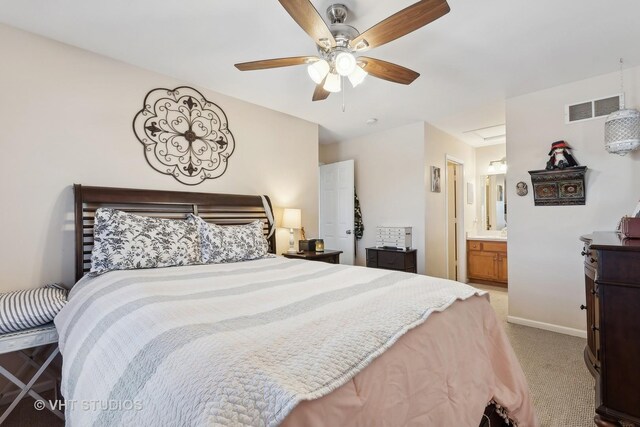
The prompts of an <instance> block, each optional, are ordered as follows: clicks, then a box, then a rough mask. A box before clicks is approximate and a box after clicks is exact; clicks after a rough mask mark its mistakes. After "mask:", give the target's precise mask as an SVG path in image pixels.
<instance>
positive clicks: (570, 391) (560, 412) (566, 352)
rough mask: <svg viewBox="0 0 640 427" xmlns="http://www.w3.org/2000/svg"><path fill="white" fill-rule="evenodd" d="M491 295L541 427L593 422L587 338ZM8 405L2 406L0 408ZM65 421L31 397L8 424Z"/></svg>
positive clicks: (36, 426) (50, 425) (497, 293)
mask: <svg viewBox="0 0 640 427" xmlns="http://www.w3.org/2000/svg"><path fill="white" fill-rule="evenodd" d="M476 286H477V287H478V288H482V289H485V290H487V291H489V293H490V294H491V305H492V306H493V308H494V310H495V311H496V313H497V315H498V318H500V319H501V320H502V321H503V324H504V328H505V330H506V332H507V335H508V336H509V340H510V341H511V345H512V346H513V349H514V350H515V352H516V354H517V356H518V359H519V360H520V364H521V365H522V369H523V370H524V373H525V375H526V377H527V381H528V382H529V388H530V390H531V395H532V397H533V404H534V406H535V408H536V413H537V415H538V420H539V421H540V425H541V426H542V427H588V426H593V414H594V394H593V386H594V380H593V377H592V376H591V374H590V373H589V371H587V368H586V366H585V364H584V361H583V359H582V351H583V350H584V346H585V344H586V340H584V339H582V338H575V337H570V336H567V335H562V334H557V333H554V332H548V331H543V330H540V329H534V328H529V327H526V326H520V325H512V324H510V323H507V308H508V297H507V292H506V291H505V290H504V289H501V288H494V287H490V286H482V285H476ZM3 409H4V408H0V412H1V411H2V410H3ZM62 425H63V423H62V421H60V420H59V419H57V418H56V417H55V416H53V415H52V414H50V413H48V412H47V411H41V412H38V411H36V410H35V409H33V400H32V399H30V398H26V399H25V400H24V401H22V402H21V403H20V406H19V407H18V408H16V410H15V412H14V413H12V414H11V416H10V417H9V418H8V419H7V420H6V422H5V423H4V424H3V427H4V426H20V427H22V426H25V427H27V426H28V427H40V426H42V427H57V426H62Z"/></svg>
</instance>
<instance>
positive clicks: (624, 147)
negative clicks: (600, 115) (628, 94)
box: [604, 58, 640, 156]
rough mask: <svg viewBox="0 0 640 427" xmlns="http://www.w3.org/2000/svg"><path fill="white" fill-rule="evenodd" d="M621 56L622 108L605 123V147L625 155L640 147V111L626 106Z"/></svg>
mask: <svg viewBox="0 0 640 427" xmlns="http://www.w3.org/2000/svg"><path fill="white" fill-rule="evenodd" d="M622 64H623V62H622V58H620V92H621V93H622V99H623V102H622V108H620V110H618V111H614V112H613V113H611V114H610V115H609V116H608V117H607V120H606V122H605V124H604V141H605V148H606V149H607V151H608V152H609V153H612V154H618V155H620V156H625V155H627V154H629V153H630V152H631V151H633V150H636V149H638V147H640V112H638V110H635V109H627V108H624V85H623V76H622Z"/></svg>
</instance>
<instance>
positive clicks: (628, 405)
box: [580, 232, 640, 426]
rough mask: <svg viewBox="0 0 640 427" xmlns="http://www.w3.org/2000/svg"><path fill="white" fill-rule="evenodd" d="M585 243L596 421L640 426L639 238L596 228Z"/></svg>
mask: <svg viewBox="0 0 640 427" xmlns="http://www.w3.org/2000/svg"><path fill="white" fill-rule="evenodd" d="M580 240H582V241H583V242H584V249H583V251H582V255H583V256H584V257H585V261H584V264H585V267H584V268H585V295H586V305H582V306H580V308H581V309H583V310H586V311H587V347H586V348H585V350H584V360H585V363H586V364H587V367H588V368H589V371H590V372H591V374H592V375H593V376H594V377H595V379H596V387H595V400H596V401H595V403H596V415H595V418H594V421H595V424H596V425H598V426H619V425H622V426H637V425H640V239H625V238H624V237H623V236H622V235H621V234H619V233H615V232H594V233H593V234H591V235H588V236H582V237H581V238H580Z"/></svg>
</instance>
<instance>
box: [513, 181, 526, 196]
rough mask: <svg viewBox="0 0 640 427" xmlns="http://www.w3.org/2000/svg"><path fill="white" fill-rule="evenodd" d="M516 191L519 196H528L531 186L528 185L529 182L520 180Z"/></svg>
mask: <svg viewBox="0 0 640 427" xmlns="http://www.w3.org/2000/svg"><path fill="white" fill-rule="evenodd" d="M516 193H517V194H518V196H526V195H527V194H528V193H529V188H528V187H527V183H526V182H524V181H520V182H519V183H517V184H516Z"/></svg>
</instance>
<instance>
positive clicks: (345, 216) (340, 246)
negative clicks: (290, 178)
mask: <svg viewBox="0 0 640 427" xmlns="http://www.w3.org/2000/svg"><path fill="white" fill-rule="evenodd" d="M353 192H354V180H353V160H347V161H344V162H338V163H331V164H328V165H322V166H320V238H321V239H324V247H325V249H327V250H328V249H333V250H338V251H342V254H341V255H340V264H349V265H353V263H354V258H355V240H354V235H353V224H354V218H353V210H354V206H353V205H354V194H353Z"/></svg>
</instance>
